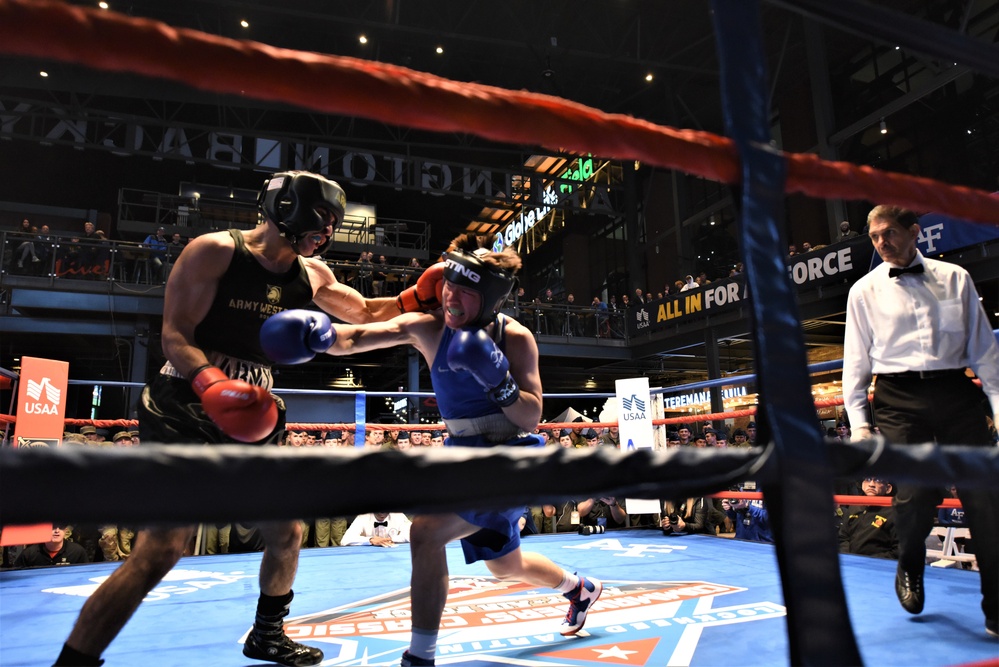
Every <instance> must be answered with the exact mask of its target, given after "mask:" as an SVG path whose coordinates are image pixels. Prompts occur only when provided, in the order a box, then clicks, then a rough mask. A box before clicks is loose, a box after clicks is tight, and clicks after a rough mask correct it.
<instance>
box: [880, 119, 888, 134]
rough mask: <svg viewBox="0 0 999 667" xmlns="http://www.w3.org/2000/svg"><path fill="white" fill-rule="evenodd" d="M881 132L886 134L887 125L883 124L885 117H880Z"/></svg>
mask: <svg viewBox="0 0 999 667" xmlns="http://www.w3.org/2000/svg"><path fill="white" fill-rule="evenodd" d="M881 134H888V126H887V125H886V124H885V119H884V118H882V119H881Z"/></svg>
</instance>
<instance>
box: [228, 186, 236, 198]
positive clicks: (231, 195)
mask: <svg viewBox="0 0 999 667" xmlns="http://www.w3.org/2000/svg"><path fill="white" fill-rule="evenodd" d="M235 198H236V191H235V190H233V189H232V188H229V199H235Z"/></svg>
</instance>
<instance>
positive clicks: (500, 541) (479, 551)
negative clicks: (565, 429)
mask: <svg viewBox="0 0 999 667" xmlns="http://www.w3.org/2000/svg"><path fill="white" fill-rule="evenodd" d="M496 445H503V446H511V447H518V446H519V447H541V446H543V445H544V441H543V440H542V439H541V437H540V436H537V435H534V434H530V435H528V436H526V437H523V438H517V439H516V440H509V441H507V442H501V443H487V442H485V441H484V440H483V439H482V437H481V436H476V435H472V436H462V437H455V436H449V437H448V438H447V441H446V442H445V446H447V447H495V446H496ZM457 514H458V516H460V517H461V518H462V519H464V520H465V521H467V522H469V523H470V524H472V525H473V526H479V528H481V530H479V531H478V532H475V533H472V534H471V535H469V536H468V537H463V538H462V539H461V550H462V551H463V552H464V554H465V562H466V563H474V562H476V561H479V560H496V559H497V558H501V557H503V556H505V555H507V554H508V553H510V552H512V551H515V550H517V549H519V548H520V525H519V523H520V517H521V516H523V514H524V506H523V505H520V506H518V507H514V508H512V509H505V510H484V511H479V510H469V511H466V512H458V513H457Z"/></svg>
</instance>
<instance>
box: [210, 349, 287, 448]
mask: <svg viewBox="0 0 999 667" xmlns="http://www.w3.org/2000/svg"><path fill="white" fill-rule="evenodd" d="M191 386H192V387H193V388H194V393H195V394H197V395H198V397H199V398H200V399H201V407H202V409H204V411H205V414H206V415H208V416H209V417H211V420H212V421H213V422H215V425H216V426H218V427H219V428H220V429H222V431H223V432H224V433H225V434H226V435H228V436H230V437H231V438H232V439H233V440H238V441H240V442H257V441H259V440H263V439H264V438H266V437H267V436H268V435H270V434H271V433H273V432H274V427H275V426H277V421H278V409H277V404H276V403H275V402H274V399H273V398H272V397H271V395H270V392H268V391H267V390H266V389H264V388H263V387H258V386H256V385H252V384H250V383H249V382H245V381H243V380H230V379H229V377H228V376H227V375H226V374H225V373H223V372H222V369H221V368H217V367H216V366H203V367H201V368H199V369H198V370H196V371H195V372H194V378H193V379H192V380H191Z"/></svg>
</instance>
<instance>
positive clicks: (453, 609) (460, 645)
mask: <svg viewBox="0 0 999 667" xmlns="http://www.w3.org/2000/svg"><path fill="white" fill-rule="evenodd" d="M745 590H746V589H744V588H737V587H733V586H728V585H725V584H717V583H712V582H709V581H642V582H633V581H604V592H603V595H602V596H601V597H600V601H599V602H597V604H596V605H595V606H594V608H593V611H591V612H590V615H589V616H588V617H587V621H586V628H585V629H584V630H583V631H582V632H581V633H580V634H579V635H578V636H576V637H563V636H561V635H560V634H559V632H558V630H559V624H560V623H561V622H562V618H563V617H564V616H565V613H566V610H567V609H568V603H567V601H566V600H565V598H563V597H562V596H561V595H560V594H559V593H557V592H555V591H552V590H550V589H539V588H534V587H531V586H528V585H525V584H517V583H510V582H501V581H498V580H496V579H492V578H490V577H457V576H452V577H451V578H450V590H449V591H448V599H447V607H446V608H445V609H444V616H443V618H442V620H441V632H440V636H439V638H438V642H437V664H439V665H446V664H449V663H452V662H453V663H461V664H464V663H466V662H471V663H474V664H476V665H489V664H496V665H511V664H513V665H521V666H527V667H555V666H559V667H571V666H577V665H578V666H580V667H583V666H585V667H593V666H594V665H636V666H640V667H653V666H655V667H660V666H661V665H666V664H690V660H691V658H692V657H693V655H694V651H695V649H696V648H697V643H698V641H699V640H700V637H701V634H702V632H710V628H712V627H716V626H722V625H730V624H734V623H748V622H752V621H759V620H763V619H771V618H777V617H781V616H784V615H785V610H784V607H782V606H781V605H779V604H776V603H774V602H768V601H759V602H750V603H742V604H735V605H725V604H724V603H723V602H724V601H723V598H724V596H725V595H728V594H731V593H736V592H741V591H745ZM409 616H410V601H409V591H408V590H406V589H402V590H397V591H393V592H391V593H386V594H384V595H381V596H376V597H372V598H368V599H365V600H358V601H357V602H355V603H352V604H348V605H344V606H342V607H337V608H334V609H330V610H328V611H324V612H320V613H317V614H312V615H309V616H305V617H302V618H298V619H296V620H294V621H291V622H290V623H289V624H288V625H287V626H286V630H287V633H288V636H290V637H291V638H292V639H295V640H298V641H304V642H306V643H311V644H313V645H320V646H321V647H322V649H323V651H324V652H325V654H326V660H325V661H324V662H323V664H324V665H398V664H399V657H400V656H401V655H402V652H403V651H404V650H405V649H406V648H407V647H408V646H409V632H410V620H409ZM708 638H709V639H710V635H709V636H708Z"/></svg>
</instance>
